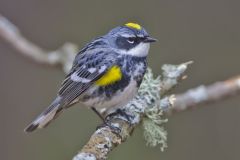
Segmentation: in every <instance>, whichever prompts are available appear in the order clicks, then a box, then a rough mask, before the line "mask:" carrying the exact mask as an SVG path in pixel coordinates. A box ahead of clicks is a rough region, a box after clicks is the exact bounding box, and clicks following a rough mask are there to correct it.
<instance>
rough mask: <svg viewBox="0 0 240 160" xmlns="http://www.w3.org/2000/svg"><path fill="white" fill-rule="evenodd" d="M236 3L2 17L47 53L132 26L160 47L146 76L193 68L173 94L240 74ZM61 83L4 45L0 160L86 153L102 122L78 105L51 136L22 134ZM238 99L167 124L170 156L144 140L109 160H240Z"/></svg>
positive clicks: (7, 6)
mask: <svg viewBox="0 0 240 160" xmlns="http://www.w3.org/2000/svg"><path fill="white" fill-rule="evenodd" d="M239 6H240V1H237V0H182V1H180V0H166V1H165V0H148V1H147V0H145V1H144V0H142V1H140V0H139V1H126V0H121V1H113V0H98V1H92V0H89V1H80V0H68V1H67V0H65V1H64V0H50V1H43V0H42V1H40V0H21V1H20V0H1V1H0V13H1V14H3V15H4V16H6V17H7V18H9V19H10V20H11V21H12V22H14V23H15V24H16V25H17V26H18V27H19V28H20V29H21V31H22V32H23V34H24V35H25V36H26V37H27V38H29V39H30V40H32V41H33V42H34V43H37V44H38V45H40V46H41V47H43V48H46V49H49V50H54V49H56V48H58V47H60V46H61V45H62V44H63V43H64V42H66V41H70V42H74V43H76V44H78V45H79V46H83V45H84V44H85V43H87V42H88V41H90V40H91V39H92V38H94V37H96V36H99V35H102V34H104V33H106V32H107V31H108V30H109V29H111V28H113V27H115V26H118V25H122V24H124V23H126V22H129V21H134V22H138V23H140V24H142V25H143V26H144V27H145V28H146V29H147V30H148V32H149V33H150V34H151V35H152V36H154V37H156V38H158V39H159V42H158V43H155V44H154V45H152V47H151V50H150V55H149V66H151V67H152V68H153V71H154V73H155V74H157V73H159V72H160V66H161V64H163V63H174V64H175V63H182V62H186V61H189V60H194V61H195V63H194V65H192V66H191V67H190V70H189V72H188V75H189V78H188V79H187V80H185V81H184V82H183V83H182V84H181V85H180V86H179V87H178V88H177V89H176V90H175V92H176V93H180V92H183V91H185V90H186V89H188V88H192V87H195V86H198V85H200V84H210V83H212V82H215V81H217V80H224V79H226V78H228V77H231V76H234V75H237V74H239V69H240V66H239V61H240V9H239ZM63 78H64V74H63V72H62V71H60V70H59V69H56V68H49V67H46V66H39V65H38V64H35V63H33V62H32V61H31V60H29V59H26V58H24V57H23V56H21V55H20V54H19V53H18V52H17V51H15V50H14V49H13V48H12V47H11V46H9V45H8V44H7V43H6V42H5V41H4V40H2V39H0V100H1V111H0V118H1V119H0V122H1V128H0V138H1V140H0V159H1V160H16V159H18V160H43V159H46V160H50V159H51V160H66V159H71V158H72V156H73V155H75V154H76V152H77V151H78V150H79V149H80V148H81V147H82V146H83V145H84V143H85V142H86V141H87V140H88V138H89V136H90V135H91V133H92V132H93V131H94V130H95V127H96V126H97V124H99V122H100V120H99V119H98V117H97V116H96V115H95V114H94V113H92V111H90V110H88V109H85V108H82V106H81V105H80V104H77V105H76V106H75V107H73V108H71V109H69V110H68V111H66V112H65V113H64V114H63V115H62V116H60V117H59V118H58V119H57V120H56V121H55V122H54V123H53V124H52V125H50V126H49V127H48V128H47V129H45V130H41V131H39V132H36V133H33V134H24V133H23V128H24V127H25V126H26V124H28V123H29V122H30V121H31V120H32V119H33V118H34V117H35V116H36V115H37V114H39V113H40V112H41V111H42V110H43V109H44V108H45V107H46V106H47V105H48V104H49V103H50V102H51V100H52V99H53V98H54V96H55V94H56V91H57V90H58V87H59V85H60V82H61V80H62V79H63ZM239 98H240V96H237V97H235V98H231V99H228V100H226V101H221V102H219V103H216V104H208V105H206V106H205V107H202V108H200V109H195V110H191V111H187V112H183V113H178V114H175V115H173V116H171V117H169V123H167V125H166V128H167V129H168V133H169V135H168V138H169V141H168V145H169V148H168V149H167V150H166V151H165V152H163V153H162V152H161V151H160V149H159V148H158V147H156V148H148V147H146V146H145V142H144V140H143V138H142V137H143V136H142V131H141V130H140V128H139V129H137V130H135V132H134V134H133V136H132V137H131V138H130V139H129V140H128V141H127V142H126V143H124V144H122V145H120V146H119V147H118V148H117V149H115V150H114V151H113V152H112V153H111V154H110V156H109V159H114V160H120V159H137V160H145V159H149V160H150V159H151V160H152V159H153V160H157V159H159V160H160V159H161V160H203V159H204V160H208V159H209V160H226V159H230V160H239V159H240V125H239V120H240V118H239V115H240V106H239V105H240V103H239V102H240V101H239Z"/></svg>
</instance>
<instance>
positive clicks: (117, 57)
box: [25, 23, 156, 132]
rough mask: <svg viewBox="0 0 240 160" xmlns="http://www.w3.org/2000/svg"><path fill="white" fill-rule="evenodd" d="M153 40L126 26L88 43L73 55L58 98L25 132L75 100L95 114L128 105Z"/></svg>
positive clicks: (136, 27) (131, 25)
mask: <svg viewBox="0 0 240 160" xmlns="http://www.w3.org/2000/svg"><path fill="white" fill-rule="evenodd" d="M155 41H156V39H154V38H151V37H150V36H149V34H148V33H147V32H146V30H145V29H144V28H143V27H141V26H140V25H139V24H136V23H127V24H125V25H124V26H120V27H116V28H114V29H112V30H111V31H110V32H108V33H107V34H106V35H104V36H101V37H99V38H96V39H94V40H93V41H92V42H90V43H88V44H87V45H86V46H85V47H84V48H83V49H82V50H81V51H80V52H79V53H78V54H77V55H76V57H75V60H74V62H73V66H72V68H71V70H70V73H69V74H68V75H67V76H66V78H65V80H64V81H63V83H62V85H61V88H60V90H59V91H58V95H57V98H56V99H55V100H54V101H53V102H52V103H51V105H50V106H49V107H48V108H47V109H46V110H44V111H43V112H42V113H41V114H40V115H39V116H38V117H37V118H36V119H35V120H34V121H33V122H32V123H31V124H30V125H29V126H27V128H26V129H25V131H26V132H32V131H34V130H35V129H37V128H44V127H45V126H47V125H48V124H49V123H50V122H51V121H52V120H53V119H55V118H56V117H57V116H58V115H59V114H60V113H61V112H62V111H63V109H65V108H68V107H70V106H72V105H73V104H74V103H76V102H78V101H80V102H82V103H83V104H85V105H86V106H88V107H91V108H92V109H94V110H95V111H96V109H101V108H120V107H121V106H124V105H125V104H127V103H128V102H129V101H130V100H131V99H132V98H133V97H134V95H135V94H136V92H137V90H138V88H139V86H140V84H141V82H142V79H143V76H144V73H145V71H146V68H147V61H146V57H147V55H148V51H149V47H150V43H151V42H155Z"/></svg>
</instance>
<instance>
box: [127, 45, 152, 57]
mask: <svg viewBox="0 0 240 160" xmlns="http://www.w3.org/2000/svg"><path fill="white" fill-rule="evenodd" d="M149 48H150V44H149V43H143V42H141V43H139V44H138V45H137V46H135V47H134V48H132V49H130V50H128V51H124V52H123V54H127V55H131V56H136V57H145V56H147V55H148V51H149Z"/></svg>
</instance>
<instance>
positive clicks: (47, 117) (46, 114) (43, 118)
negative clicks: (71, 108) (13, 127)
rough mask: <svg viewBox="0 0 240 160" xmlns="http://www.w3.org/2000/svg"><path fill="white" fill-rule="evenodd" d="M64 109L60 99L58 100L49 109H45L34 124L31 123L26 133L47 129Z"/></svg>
mask: <svg viewBox="0 0 240 160" xmlns="http://www.w3.org/2000/svg"><path fill="white" fill-rule="evenodd" d="M62 109H63V107H62V106H61V104H60V99H59V98H56V99H55V100H54V102H53V103H52V104H51V105H50V106H49V107H48V108H47V109H45V110H44V111H43V112H42V113H41V114H40V115H39V116H38V117H37V118H36V119H35V120H34V121H33V122H32V123H30V124H29V125H28V126H27V127H26V128H25V129H24V131H25V132H32V131H34V130H36V129H38V128H44V127H46V126H47V125H48V124H49V123H50V122H51V121H52V120H54V119H55V118H57V116H58V115H59V114H60V113H61V111H62Z"/></svg>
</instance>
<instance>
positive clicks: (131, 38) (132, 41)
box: [127, 37, 135, 44]
mask: <svg viewBox="0 0 240 160" xmlns="http://www.w3.org/2000/svg"><path fill="white" fill-rule="evenodd" d="M127 41H128V43H131V44H133V43H134V41H135V38H134V37H129V38H128V39H127Z"/></svg>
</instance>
